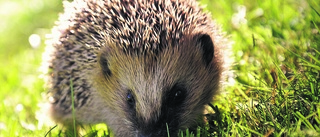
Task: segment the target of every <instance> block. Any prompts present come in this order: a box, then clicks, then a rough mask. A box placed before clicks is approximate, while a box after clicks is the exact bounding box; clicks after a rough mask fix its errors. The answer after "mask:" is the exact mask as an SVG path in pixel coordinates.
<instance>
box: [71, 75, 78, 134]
mask: <svg viewBox="0 0 320 137" xmlns="http://www.w3.org/2000/svg"><path fill="white" fill-rule="evenodd" d="M70 90H71V102H72V104H71V105H72V122H73V135H74V136H76V135H77V134H76V133H77V131H76V129H77V128H76V117H75V109H74V91H73V83H72V80H71V79H70Z"/></svg>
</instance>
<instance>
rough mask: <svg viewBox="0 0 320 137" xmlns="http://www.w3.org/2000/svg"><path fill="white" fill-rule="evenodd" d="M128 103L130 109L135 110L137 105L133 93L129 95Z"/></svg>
mask: <svg viewBox="0 0 320 137" xmlns="http://www.w3.org/2000/svg"><path fill="white" fill-rule="evenodd" d="M127 103H128V105H129V106H130V108H133V107H134V105H135V99H134V97H133V95H132V93H131V92H128V93H127Z"/></svg>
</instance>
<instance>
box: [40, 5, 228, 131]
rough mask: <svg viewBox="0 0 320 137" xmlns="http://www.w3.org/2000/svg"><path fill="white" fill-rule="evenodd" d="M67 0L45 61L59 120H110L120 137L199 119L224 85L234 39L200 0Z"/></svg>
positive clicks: (54, 113)
mask: <svg viewBox="0 0 320 137" xmlns="http://www.w3.org/2000/svg"><path fill="white" fill-rule="evenodd" d="M64 6H65V11H64V13H62V14H61V15H60V18H59V21H58V22H57V24H56V26H55V27H54V28H53V31H52V34H51V41H50V43H49V44H48V46H47V47H46V51H45V52H44V61H43V67H44V68H47V72H46V76H47V77H46V83H47V87H48V103H49V104H50V106H49V108H48V113H49V115H50V117H51V118H52V119H53V121H55V122H56V123H59V124H62V125H64V126H70V125H71V123H72V120H73V118H75V120H76V122H77V123H79V124H97V123H105V124H107V125H108V127H109V128H110V129H111V130H112V132H113V134H114V135H115V136H118V137H125V136H126V137H127V136H141V137H142V136H143V137H146V136H154V137H156V136H167V133H168V132H169V133H170V134H171V135H172V136H175V135H177V134H178V131H179V130H184V129H187V128H190V127H194V126H196V125H197V123H198V120H199V117H200V118H201V117H202V116H203V112H204V110H205V106H206V105H207V104H208V103H210V102H212V101H213V100H214V97H215V95H216V94H217V93H218V92H219V91H220V90H221V87H222V83H223V81H224V79H225V78H224V73H225V72H226V70H227V68H228V67H226V66H227V65H226V63H225V60H226V55H228V51H227V50H228V47H229V46H230V42H228V40H227V38H226V37H225V34H224V33H223V32H222V31H221V29H220V28H221V27H220V26H219V25H217V24H216V23H215V21H214V20H212V19H211V15H210V14H209V13H206V12H204V11H203V9H202V8H201V7H200V6H199V4H198V3H197V2H196V1H193V0H150V1H147V0H75V1H73V2H65V3H64ZM72 95H73V96H72ZM73 109H74V112H75V114H74V115H73V114H72V112H73ZM168 130H169V131H168Z"/></svg>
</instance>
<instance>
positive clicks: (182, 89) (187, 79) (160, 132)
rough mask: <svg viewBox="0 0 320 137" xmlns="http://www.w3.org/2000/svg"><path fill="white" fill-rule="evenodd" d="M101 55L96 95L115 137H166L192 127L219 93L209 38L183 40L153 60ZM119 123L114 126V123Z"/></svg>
mask: <svg viewBox="0 0 320 137" xmlns="http://www.w3.org/2000/svg"><path fill="white" fill-rule="evenodd" d="M119 47H120V46H117V45H113V44H109V45H108V47H105V48H104V49H101V51H102V52H101V54H100V55H99V61H98V62H99V66H100V67H99V72H98V75H97V76H96V77H99V78H95V79H96V80H98V81H97V83H98V84H97V91H98V92H99V93H100V94H101V96H102V97H103V99H104V100H105V103H106V104H107V105H108V106H110V108H112V109H110V113H112V114H113V115H114V116H113V117H110V118H108V114H105V115H106V119H108V120H107V121H106V122H107V124H108V123H112V124H110V126H111V128H112V130H113V131H114V132H115V134H116V136H125V135H128V136H131V135H134V136H135V135H141V136H166V135H167V132H168V131H167V128H168V129H169V133H170V134H171V135H177V132H178V130H179V129H186V128H189V127H191V126H194V125H195V124H196V121H197V120H198V118H199V116H201V115H202V113H203V110H204V105H206V104H207V103H210V101H211V100H212V97H213V95H214V94H215V93H216V90H218V88H219V87H218V86H219V81H220V74H221V68H219V67H218V66H221V65H220V64H219V63H220V62H219V61H218V59H216V58H215V57H214V56H215V53H214V44H213V41H212V39H211V37H210V36H209V35H207V34H195V35H192V34H190V35H187V36H185V37H184V39H183V40H181V41H180V42H179V43H178V44H177V45H168V46H166V48H165V49H162V51H159V52H158V53H157V54H148V53H147V52H144V53H141V54H140V53H138V52H134V51H132V52H131V53H129V54H128V53H127V52H124V51H123V50H121V49H120V48H119ZM115 119H117V121H116V120H115Z"/></svg>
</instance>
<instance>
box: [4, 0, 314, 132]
mask: <svg viewBox="0 0 320 137" xmlns="http://www.w3.org/2000/svg"><path fill="white" fill-rule="evenodd" d="M201 4H202V5H205V10H206V11H208V12H211V14H212V16H213V18H214V19H216V21H217V22H218V23H219V24H222V27H223V29H224V30H225V31H226V32H227V34H228V35H230V39H231V40H233V41H234V45H233V53H234V57H235V65H234V66H233V68H232V69H233V70H234V73H235V80H236V82H235V83H234V84H233V85H230V86H228V87H227V88H226V89H225V90H224V91H223V92H222V93H221V94H220V95H219V96H218V97H216V100H217V101H216V102H215V103H214V104H213V106H211V108H212V109H213V111H214V112H215V113H214V114H210V115H207V119H208V124H207V125H204V126H200V127H199V128H198V130H197V131H198V132H197V133H189V131H187V132H182V133H181V136H184V137H190V136H196V137H199V136H306V135H308V136H320V135H319V133H320V103H319V102H320V83H319V81H320V74H319V72H320V52H319V51H320V47H319V44H320V35H319V28H320V14H319V13H320V3H319V2H318V1H316V0H309V1H304V0H286V1H279V0H268V1H263V0H257V1H241V0H237V1H234V0H215V1H213V0H202V1H201ZM0 5H1V6H0V16H1V20H0V25H1V26H2V27H1V29H0V60H1V63H0V83H1V84H0V91H1V92H0V100H1V103H0V136H4V137H15V136H45V135H46V134H47V133H48V134H47V136H65V135H64V134H63V133H62V132H61V131H60V129H59V128H60V127H59V126H58V127H55V128H52V127H50V126H45V125H42V124H41V123H39V121H38V119H37V117H36V111H38V110H39V107H38V104H39V103H40V102H42V101H43V100H42V94H44V93H45V89H44V88H43V84H44V82H43V81H42V79H40V78H39V75H40V74H41V73H40V72H39V71H38V68H39V66H40V63H41V54H42V52H43V49H44V40H45V39H46V38H45V34H48V33H50V29H51V28H52V26H53V25H54V21H55V20H57V17H58V13H59V12H62V2H61V1H41V0H31V1H22V0H20V1H19V0H18V1H0ZM32 34H34V35H32ZM30 36H32V37H31V44H30V43H29V38H30ZM38 38H40V39H38ZM32 39H33V44H32ZM39 40H40V42H41V44H40V45H39V47H37V46H33V47H32V46H31V45H37V42H39ZM51 128H52V131H50V129H51ZM49 131H50V132H49ZM109 133H110V131H109V130H108V129H107V127H106V126H105V125H103V124H100V125H97V126H90V127H86V128H85V131H84V132H83V133H81V135H87V136H110V135H109Z"/></svg>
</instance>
